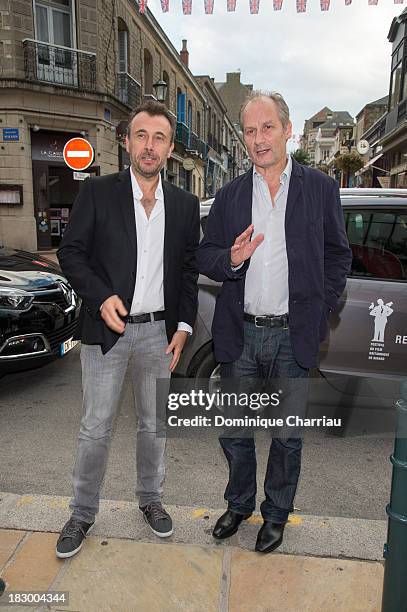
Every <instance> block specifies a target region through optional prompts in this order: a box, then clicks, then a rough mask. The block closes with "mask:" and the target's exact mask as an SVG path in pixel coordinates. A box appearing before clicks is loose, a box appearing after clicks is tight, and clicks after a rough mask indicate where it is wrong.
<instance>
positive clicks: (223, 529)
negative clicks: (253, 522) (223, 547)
mask: <svg viewBox="0 0 407 612" xmlns="http://www.w3.org/2000/svg"><path fill="white" fill-rule="evenodd" d="M251 515H252V513H251V512H250V513H249V514H238V513H237V512H233V510H226V512H225V513H224V514H222V516H221V517H220V518H218V520H217V521H216V525H215V527H214V530H213V531H212V535H213V537H214V538H216V539H217V540H223V539H224V538H230V536H232V535H233V534H234V533H236V531H237V530H238V529H239V525H240V523H241V522H242V521H245V520H246V519H248V518H250V517H251Z"/></svg>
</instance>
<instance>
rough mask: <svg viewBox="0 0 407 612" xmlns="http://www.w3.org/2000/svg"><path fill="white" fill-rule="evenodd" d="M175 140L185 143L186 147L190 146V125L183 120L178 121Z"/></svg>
mask: <svg viewBox="0 0 407 612" xmlns="http://www.w3.org/2000/svg"><path fill="white" fill-rule="evenodd" d="M175 142H179V143H180V144H182V145H184V147H187V148H189V127H188V126H187V125H185V123H183V122H182V121H178V122H177V131H176V132H175Z"/></svg>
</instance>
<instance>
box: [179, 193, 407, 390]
mask: <svg viewBox="0 0 407 612" xmlns="http://www.w3.org/2000/svg"><path fill="white" fill-rule="evenodd" d="M341 201H342V207H343V213H344V217H345V223H346V230H347V234H348V238H349V243H350V246H351V248H352V253H353V262H352V269H351V272H350V274H349V277H348V281H347V285H346V289H345V291H344V293H343V295H342V297H341V299H340V302H339V305H338V308H337V310H336V311H335V312H333V313H332V314H331V318H330V329H329V332H328V334H327V337H326V339H325V340H324V342H323V343H322V344H321V350H320V364H319V368H318V371H316V372H314V373H313V375H314V376H322V377H324V378H326V379H328V380H329V384H330V385H331V386H334V387H335V388H336V389H337V390H338V391H339V392H340V393H341V394H342V395H349V396H352V397H355V396H356V395H359V396H360V395H363V393H364V394H365V395H366V393H367V397H369V396H370V397H372V396H374V395H376V394H377V390H375V385H374V382H373V383H372V381H375V380H377V381H380V380H384V379H386V380H390V381H392V382H393V383H396V384H397V386H398V385H399V382H400V380H401V379H402V378H403V377H406V376H407V284H406V283H407V189H401V190H396V189H376V190H375V189H343V190H341ZM212 202H213V199H211V200H206V201H204V202H202V203H201V227H202V230H204V228H205V222H206V218H207V216H208V214H209V211H210V207H211V205H212ZM219 287H220V284H219V283H217V282H214V281H212V280H210V279H208V278H207V277H205V276H202V275H200V277H199V311H198V317H197V321H196V324H195V328H194V334H193V335H192V337H191V339H190V340H189V342H188V343H187V346H186V347H185V350H184V353H183V355H182V358H181V361H180V363H179V366H178V368H177V374H179V375H181V376H187V377H195V378H205V379H209V383H208V384H209V386H215V387H217V384H218V377H219V367H218V364H217V363H216V360H215V357H214V353H213V346H212V339H211V325H212V317H213V313H214V308H215V299H216V295H217V293H218V291H219ZM366 379H369V385H368V391H363V381H365V380H366ZM332 381H333V382H332ZM372 384H373V387H372ZM390 387H391V389H392V391H391V393H394V389H395V386H394V384H393V385H390ZM380 393H383V387H382V386H381V391H380Z"/></svg>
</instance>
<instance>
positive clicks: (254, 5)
mask: <svg viewBox="0 0 407 612" xmlns="http://www.w3.org/2000/svg"><path fill="white" fill-rule="evenodd" d="M249 5H250V14H251V15H257V13H258V12H259V5H260V0H249Z"/></svg>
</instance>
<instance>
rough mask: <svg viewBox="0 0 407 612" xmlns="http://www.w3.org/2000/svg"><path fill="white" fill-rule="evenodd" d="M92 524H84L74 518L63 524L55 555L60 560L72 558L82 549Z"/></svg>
mask: <svg viewBox="0 0 407 612" xmlns="http://www.w3.org/2000/svg"><path fill="white" fill-rule="evenodd" d="M93 525H94V523H85V522H84V521H80V520H79V519H76V518H70V519H69V521H68V522H67V523H65V525H64V527H63V529H62V531H61V535H60V536H59V538H58V542H57V547H56V555H57V557H59V558H60V559H66V558H68V557H73V556H74V555H76V553H77V552H79V551H80V549H81V548H82V544H83V541H84V540H85V539H86V536H87V535H88V533H89V532H90V531H91V529H92V528H93Z"/></svg>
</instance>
